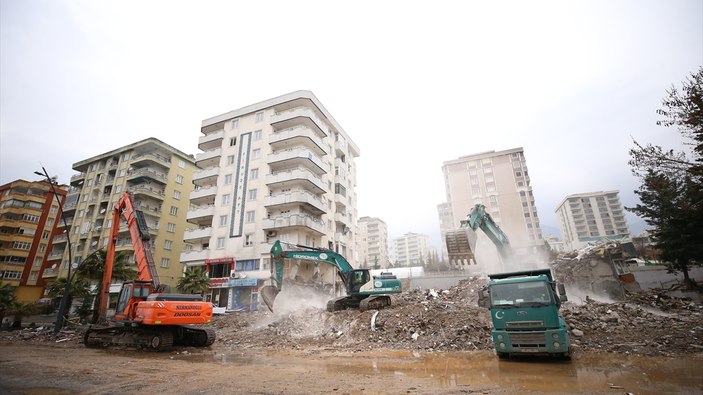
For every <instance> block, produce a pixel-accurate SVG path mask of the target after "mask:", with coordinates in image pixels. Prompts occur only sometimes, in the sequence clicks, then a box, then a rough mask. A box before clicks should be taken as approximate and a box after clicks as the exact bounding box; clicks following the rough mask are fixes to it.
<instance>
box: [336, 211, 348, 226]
mask: <svg viewBox="0 0 703 395" xmlns="http://www.w3.org/2000/svg"><path fill="white" fill-rule="evenodd" d="M334 222H339V223H340V224H344V225H346V226H348V225H349V224H350V223H351V220H350V219H349V216H348V215H347V214H345V213H339V212H337V213H334Z"/></svg>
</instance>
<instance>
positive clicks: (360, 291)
mask: <svg viewBox="0 0 703 395" xmlns="http://www.w3.org/2000/svg"><path fill="white" fill-rule="evenodd" d="M284 244H285V245H286V248H285V249H284ZM271 261H272V265H271V285H267V286H264V287H262V289H261V290H260V293H261V295H262V298H263V300H264V303H266V306H268V308H269V310H271V311H273V302H274V300H275V299H276V296H277V295H278V294H279V293H280V291H281V289H282V288H283V287H285V284H286V280H287V279H293V278H295V277H297V274H298V273H303V272H305V271H306V270H307V269H308V267H310V269H309V270H307V272H308V273H310V275H309V276H307V277H308V278H311V279H314V278H319V277H324V273H322V274H321V270H320V266H325V265H330V267H331V268H334V269H336V270H334V271H336V272H337V274H338V275H339V278H340V279H341V283H342V284H343V287H344V291H345V292H346V295H344V296H339V297H336V298H334V299H332V300H330V301H328V302H327V311H331V312H333V311H338V310H344V309H347V308H354V309H359V310H361V311H365V310H370V309H374V310H378V309H382V308H384V307H387V306H390V305H391V297H390V295H391V294H395V293H398V292H400V291H401V284H400V280H398V278H397V277H396V276H394V275H393V274H392V273H383V272H381V273H380V274H378V275H372V274H371V272H370V271H369V269H354V268H353V267H352V266H351V265H350V264H349V262H347V260H346V259H344V257H343V256H342V255H340V254H338V253H336V252H335V251H332V250H327V249H322V248H315V247H308V246H304V245H300V244H294V245H292V244H287V243H282V242H281V241H280V240H276V242H275V243H274V244H273V247H271ZM301 267H303V268H302V269H301ZM331 282H333V283H335V281H334V279H332V281H331Z"/></svg>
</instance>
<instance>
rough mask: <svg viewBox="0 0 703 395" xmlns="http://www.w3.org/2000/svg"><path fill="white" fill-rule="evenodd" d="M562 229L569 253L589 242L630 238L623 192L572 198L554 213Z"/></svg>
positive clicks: (560, 205) (587, 194)
mask: <svg viewBox="0 0 703 395" xmlns="http://www.w3.org/2000/svg"><path fill="white" fill-rule="evenodd" d="M554 211H555V213H556V215H557V219H558V221H559V230H560V231H561V237H562V240H563V241H564V244H565V246H566V248H567V249H569V250H577V249H579V248H583V247H585V246H587V245H588V243H589V242H593V241H598V240H602V239H623V238H627V237H630V230H629V228H628V226H627V221H626V220H625V213H624V211H623V207H622V204H621V203H620V191H616V190H613V191H598V192H588V193H579V194H574V195H569V196H567V197H566V198H564V200H562V201H561V203H560V204H559V206H557V208H556V209H555V210H554Z"/></svg>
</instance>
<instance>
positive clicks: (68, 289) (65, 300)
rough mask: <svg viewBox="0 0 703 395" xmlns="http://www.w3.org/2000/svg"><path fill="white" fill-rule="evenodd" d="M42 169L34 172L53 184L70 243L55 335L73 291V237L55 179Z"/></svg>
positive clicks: (60, 325)
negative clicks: (71, 236) (66, 272)
mask: <svg viewBox="0 0 703 395" xmlns="http://www.w3.org/2000/svg"><path fill="white" fill-rule="evenodd" d="M41 169H42V171H43V173H40V172H38V171H35V172H34V174H36V175H38V176H42V177H46V181H47V182H48V183H49V186H51V191H52V192H53V193H54V197H55V198H56V203H58V205H59V214H60V215H61V220H62V221H63V227H64V229H65V232H66V242H67V243H68V274H67V276H66V287H65V288H64V290H63V295H62V296H61V303H59V311H58V314H57V315H56V323H55V324H54V335H56V334H58V333H59V331H60V330H61V328H62V327H63V316H64V315H65V314H66V309H67V308H68V297H69V293H70V292H71V266H73V256H72V254H71V250H72V248H71V238H70V234H69V232H68V225H67V224H66V217H65V216H64V215H63V205H62V204H61V200H60V199H59V195H58V194H57V193H56V189H54V182H55V181H54V180H53V179H52V178H51V177H49V173H47V172H46V169H45V168H44V166H42V168H41Z"/></svg>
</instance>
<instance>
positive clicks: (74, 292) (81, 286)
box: [46, 276, 90, 315]
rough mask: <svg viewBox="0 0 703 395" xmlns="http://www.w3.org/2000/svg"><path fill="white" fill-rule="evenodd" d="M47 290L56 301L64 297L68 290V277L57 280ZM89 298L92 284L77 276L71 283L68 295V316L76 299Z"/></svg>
mask: <svg viewBox="0 0 703 395" xmlns="http://www.w3.org/2000/svg"><path fill="white" fill-rule="evenodd" d="M71 277H73V276H71ZM46 289H47V293H48V295H49V296H50V297H52V298H54V299H56V298H60V297H62V296H63V292H64V290H65V289H66V277H60V278H57V279H56V280H54V281H52V282H51V283H49V286H48V287H47V288H46ZM87 296H90V282H88V281H87V280H86V279H84V278H82V277H78V276H75V277H74V278H73V281H71V288H70V292H69V294H68V299H67V300H66V302H67V303H68V309H67V312H66V314H67V315H68V314H69V313H70V311H71V309H70V307H71V304H73V298H74V297H78V298H83V297H87Z"/></svg>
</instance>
